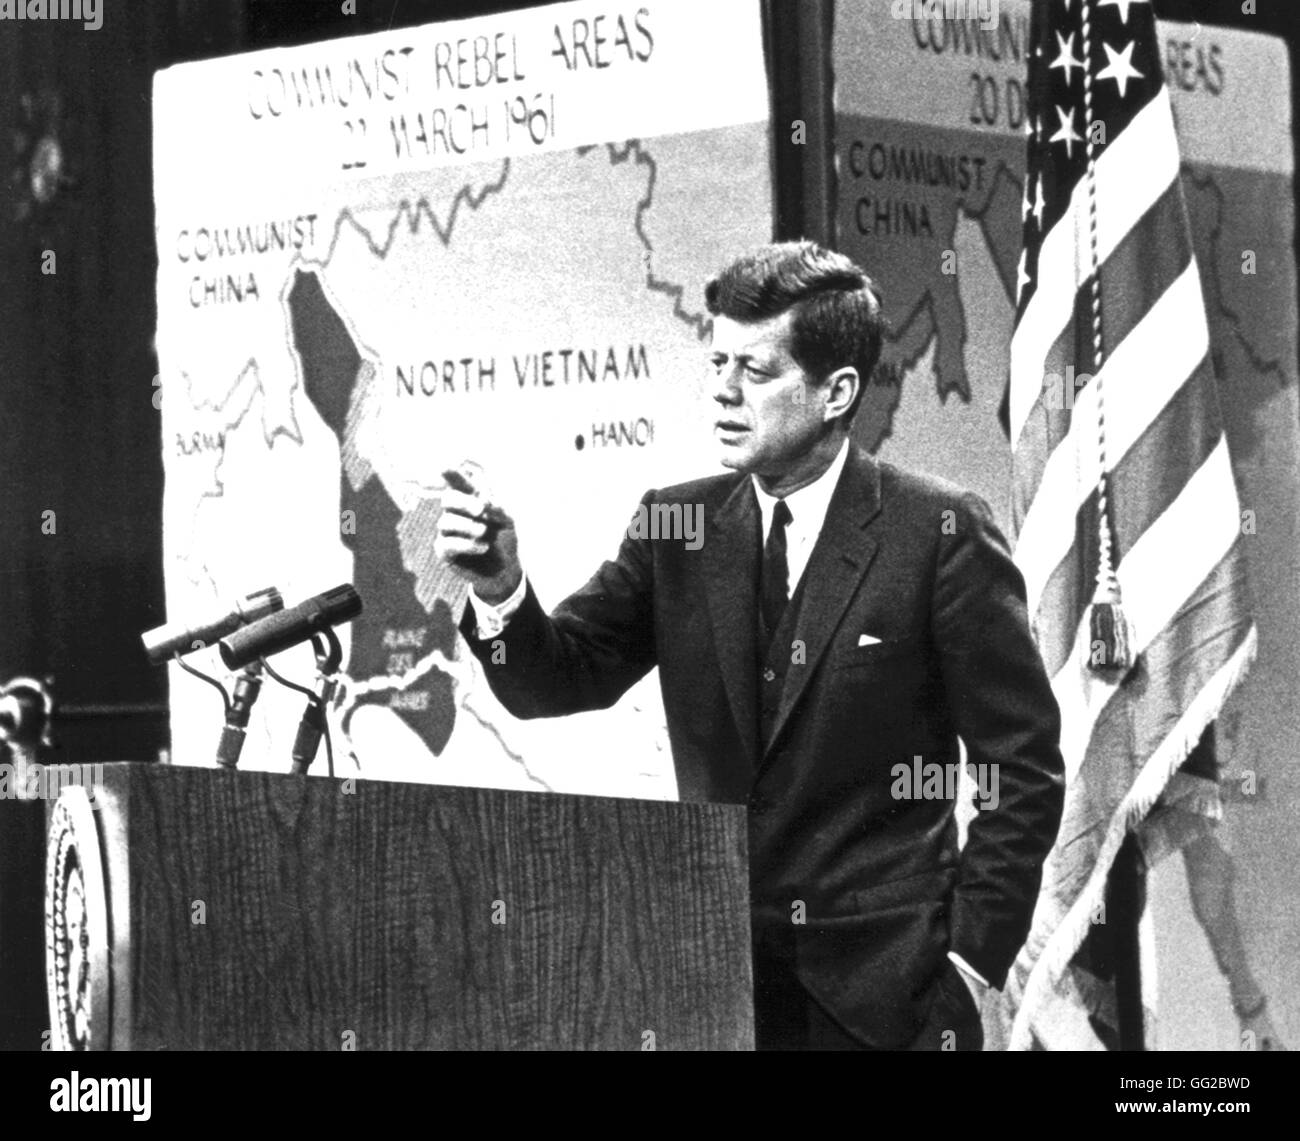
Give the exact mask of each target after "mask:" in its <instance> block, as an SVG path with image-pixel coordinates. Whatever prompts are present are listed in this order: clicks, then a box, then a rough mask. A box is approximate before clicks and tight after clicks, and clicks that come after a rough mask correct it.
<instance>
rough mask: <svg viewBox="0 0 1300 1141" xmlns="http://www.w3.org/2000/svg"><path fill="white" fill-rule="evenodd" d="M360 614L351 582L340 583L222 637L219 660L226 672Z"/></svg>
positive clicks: (358, 596)
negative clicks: (331, 588) (224, 666)
mask: <svg viewBox="0 0 1300 1141" xmlns="http://www.w3.org/2000/svg"><path fill="white" fill-rule="evenodd" d="M360 613H361V595H359V594H358V593H357V592H356V588H355V587H353V586H352V584H351V583H344V584H343V585H342V586H336V587H335V588H334V589H333V590H327V591H324V592H323V593H321V594H318V595H316V597H315V598H309V599H307V601H306V602H300V603H299V604H298V605H297V606H294V607H291V608H290V609H288V610H282V611H280V612H279V613H278V614H270V615H268V616H267V617H265V618H262V619H260V620H258V621H257V622H254V623H253V624H252V625H251V626H242V627H240V628H239V629H237V630H236V631H235V632H234V633H232V634H228V635H227V636H226V637H223V638H222V639H221V640H220V641H219V642H218V643H217V645H218V646H219V647H220V649H221V660H222V661H223V662H225V663H226V668H227V669H232V670H237V669H239V668H240V667H241V666H245V665H247V664H248V663H249V662H252V661H255V660H257V659H258V658H268V657H270V656H271V655H272V654H278V653H279V652H280V651H281V650H287V649H289V648H290V647H292V646H296V645H298V644H299V643H301V642H306V641H308V640H309V639H310V638H311V637H312V635H313V634H319V633H321V632H322V631H324V630H327V629H329V628H330V627H331V626H337V625H339V624H340V623H341V622H350V621H351V620H352V619H353V618H355V617H356V616H357V615H358V614H360Z"/></svg>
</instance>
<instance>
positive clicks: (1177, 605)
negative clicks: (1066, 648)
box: [1052, 439, 1241, 783]
mask: <svg viewBox="0 0 1300 1141" xmlns="http://www.w3.org/2000/svg"><path fill="white" fill-rule="evenodd" d="M1237 520H1238V516H1237V493H1236V487H1235V485H1234V484H1233V482H1232V480H1231V466H1230V464H1229V461H1228V446H1227V443H1226V441H1224V440H1222V439H1221V440H1220V441H1219V445H1218V446H1217V447H1216V448H1215V449H1214V452H1213V453H1212V454H1211V456H1210V458H1209V459H1208V460H1206V462H1205V463H1204V464H1202V465H1201V467H1200V470H1198V471H1197V472H1196V474H1195V475H1194V476H1193V477H1192V478H1191V479H1190V480H1188V482H1187V485H1186V487H1185V488H1184V490H1183V493H1182V494H1181V495H1180V496H1179V497H1178V499H1177V500H1176V501H1175V502H1174V503H1173V504H1172V505H1171V506H1170V507H1169V509H1168V510H1166V511H1165V512H1164V513H1163V514H1162V515H1161V516H1160V518H1159V519H1157V520H1156V521H1155V522H1154V523H1153V524H1152V525H1151V526H1150V527H1148V528H1147V530H1146V532H1145V533H1144V534H1143V535H1142V536H1141V538H1139V539H1138V541H1137V542H1136V543H1135V544H1134V545H1133V548H1132V550H1131V551H1130V552H1129V554H1128V557H1127V558H1125V559H1124V561H1123V562H1122V563H1120V565H1119V566H1118V568H1117V569H1116V573H1117V575H1118V577H1119V581H1120V588H1121V590H1122V591H1123V594H1124V606H1125V610H1126V611H1127V613H1128V615H1129V618H1130V620H1131V621H1132V623H1133V650H1134V653H1136V654H1141V653H1144V652H1145V651H1146V649H1147V646H1148V645H1149V643H1150V642H1151V641H1152V640H1153V639H1154V637H1155V635H1157V634H1159V632H1160V631H1162V630H1163V629H1164V628H1165V627H1166V626H1167V625H1169V623H1170V622H1172V621H1173V620H1174V618H1175V617H1176V616H1177V615H1178V614H1179V612H1180V610H1181V609H1182V608H1183V607H1184V605H1186V604H1187V603H1188V600H1189V599H1191V598H1192V596H1193V592H1194V591H1195V590H1196V588H1197V586H1198V585H1199V584H1201V583H1202V582H1205V581H1206V580H1207V579H1208V578H1209V577H1210V574H1211V571H1212V570H1213V569H1214V567H1216V566H1218V565H1219V564H1220V563H1222V562H1224V561H1225V560H1227V559H1228V555H1229V554H1230V552H1231V551H1232V549H1233V547H1234V545H1235V544H1237V543H1239V542H1241V532H1240V529H1239V527H1238V526H1237ZM1171 551H1176V552H1180V556H1179V557H1178V558H1175V559H1170V558H1169V553H1170V552H1171ZM1221 593H1222V595H1223V605H1224V606H1233V605H1236V604H1239V602H1240V599H1239V598H1238V597H1237V595H1236V593H1235V592H1234V591H1230V590H1223V591H1221ZM1199 609H1200V608H1198V607H1193V608H1192V611H1193V612H1196V611H1198V610H1199ZM1087 650H1088V628H1087V624H1086V622H1083V621H1081V622H1080V623H1079V627H1078V630H1077V631H1076V635H1075V640H1074V648H1073V651H1072V653H1071V655H1070V657H1069V659H1068V660H1067V662H1066V664H1065V665H1064V666H1062V667H1061V669H1060V670H1058V671H1057V672H1056V673H1055V674H1054V675H1053V677H1052V690H1053V692H1054V693H1055V694H1056V699H1057V701H1058V702H1059V703H1060V706H1061V754H1062V756H1063V757H1064V758H1065V765H1066V781H1067V783H1068V781H1069V780H1070V779H1071V778H1072V775H1073V773H1075V772H1077V771H1078V768H1079V764H1080V763H1081V761H1082V759H1083V751H1084V749H1085V748H1086V747H1087V744H1088V740H1089V738H1090V737H1091V735H1092V730H1093V726H1094V724H1095V721H1096V718H1097V715H1098V714H1099V713H1100V710H1101V708H1102V706H1103V705H1104V704H1105V702H1106V701H1107V700H1108V699H1109V695H1110V693H1111V692H1112V691H1113V690H1114V688H1115V687H1114V683H1113V682H1111V681H1109V680H1108V679H1105V678H1103V677H1101V676H1100V675H1098V674H1094V673H1092V672H1091V671H1089V670H1088V669H1087V666H1086V662H1087Z"/></svg>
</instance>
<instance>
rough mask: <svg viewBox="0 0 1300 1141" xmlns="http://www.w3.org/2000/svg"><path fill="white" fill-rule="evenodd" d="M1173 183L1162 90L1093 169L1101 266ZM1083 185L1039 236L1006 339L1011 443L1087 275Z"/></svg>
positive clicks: (1173, 147) (1174, 150)
mask: <svg viewBox="0 0 1300 1141" xmlns="http://www.w3.org/2000/svg"><path fill="white" fill-rule="evenodd" d="M1177 179H1178V145H1177V142H1176V141H1175V138H1174V130H1173V112H1172V110H1171V108H1170V103H1169V93H1168V92H1167V91H1165V90H1164V89H1163V88H1162V89H1161V90H1160V91H1159V92H1158V93H1157V94H1156V96H1155V97H1154V98H1153V99H1152V100H1151V102H1150V103H1149V104H1148V105H1147V106H1146V107H1144V108H1143V109H1142V110H1141V111H1140V112H1139V113H1138V114H1137V115H1136V116H1135V117H1134V119H1133V122H1132V123H1131V124H1130V125H1129V127H1128V129H1127V130H1126V131H1124V132H1123V133H1122V134H1120V135H1119V136H1118V137H1117V138H1116V139H1115V140H1114V141H1112V142H1111V143H1110V145H1109V146H1107V147H1106V149H1105V150H1104V151H1102V153H1101V155H1100V157H1099V158H1098V159H1097V164H1096V185H1097V239H1098V257H1099V260H1100V261H1102V262H1104V261H1106V260H1107V259H1108V258H1109V257H1110V256H1111V254H1112V253H1113V252H1114V251H1115V248H1116V247H1117V246H1118V245H1119V243H1120V242H1121V241H1123V239H1124V236H1125V235H1126V234H1127V233H1128V232H1129V231H1130V230H1131V229H1132V228H1133V227H1134V226H1135V225H1136V224H1137V223H1138V221H1139V220H1140V219H1141V218H1142V216H1143V215H1144V214H1145V213H1146V212H1147V210H1148V209H1149V207H1150V206H1151V204H1152V203H1153V202H1155V201H1156V200H1157V199H1158V198H1159V197H1160V196H1161V195H1162V194H1164V193H1165V191H1166V190H1168V188H1169V184H1170V183H1172V182H1176V180H1177ZM1089 217H1090V215H1089V204H1088V193H1087V187H1086V186H1085V185H1084V183H1083V182H1080V183H1079V184H1078V185H1077V186H1076V187H1075V188H1074V192H1073V193H1072V194H1071V196H1070V206H1069V209H1068V210H1067V211H1066V213H1065V214H1064V216H1063V217H1062V218H1061V220H1060V222H1058V223H1057V225H1055V226H1054V227H1053V228H1052V231H1051V233H1049V234H1048V235H1047V236H1046V237H1045V238H1044V239H1043V244H1042V248H1041V250H1040V252H1039V256H1038V272H1037V289H1036V291H1035V293H1034V296H1033V297H1032V298H1031V299H1030V301H1029V304H1028V305H1027V306H1026V308H1025V312H1024V314H1023V315H1022V316H1021V319H1020V323H1019V324H1018V325H1017V326H1016V330H1015V333H1014V334H1013V336H1012V338H1011V401H1010V404H1011V408H1010V415H1011V438H1012V439H1013V440H1018V439H1019V438H1020V433H1021V431H1022V430H1023V429H1024V426H1025V419H1026V418H1027V417H1028V415H1029V410H1030V409H1031V408H1032V407H1033V404H1034V401H1035V400H1036V399H1037V398H1038V395H1039V391H1040V389H1041V386H1042V376H1043V367H1042V366H1043V361H1044V360H1046V359H1047V355H1048V353H1049V352H1050V350H1051V348H1052V345H1053V344H1054V343H1055V342H1056V340H1057V338H1058V337H1059V336H1060V334H1061V331H1062V330H1063V329H1065V328H1066V327H1067V325H1068V324H1069V322H1070V320H1071V318H1072V316H1073V314H1074V306H1075V298H1076V294H1077V293H1078V290H1079V288H1080V287H1081V286H1082V285H1083V283H1084V282H1085V281H1087V280H1088V276H1089V274H1090V273H1091V269H1092V267H1091V263H1090V261H1089V259H1088V257H1087V256H1085V255H1086V252H1087V251H1088V249H1089V248H1090V228H1089Z"/></svg>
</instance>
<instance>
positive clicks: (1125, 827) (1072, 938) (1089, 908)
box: [1007, 623, 1259, 1050]
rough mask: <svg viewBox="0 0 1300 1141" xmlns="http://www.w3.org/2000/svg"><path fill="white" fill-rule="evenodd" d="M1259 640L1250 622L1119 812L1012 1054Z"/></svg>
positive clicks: (1058, 938)
mask: <svg viewBox="0 0 1300 1141" xmlns="http://www.w3.org/2000/svg"><path fill="white" fill-rule="evenodd" d="M1258 642H1259V638H1258V633H1257V631H1256V628H1255V626H1254V624H1253V623H1252V625H1251V627H1250V631H1249V633H1248V634H1247V635H1246V638H1245V639H1244V640H1243V641H1242V644H1241V645H1240V646H1238V647H1237V649H1236V651H1235V652H1234V653H1233V655H1232V657H1231V658H1229V659H1228V660H1227V661H1226V662H1225V663H1224V664H1223V665H1222V666H1221V667H1220V669H1219V670H1218V672H1217V673H1216V674H1215V675H1214V677H1212V678H1211V679H1210V681H1209V683H1208V684H1207V685H1206V686H1205V688H1204V689H1202V690H1201V692H1200V693H1198V694H1197V695H1196V697H1195V698H1194V699H1193V700H1192V702H1191V703H1190V704H1189V705H1188V707H1187V710H1186V712H1184V714H1183V715H1182V717H1180V718H1179V719H1178V723H1177V724H1176V725H1175V726H1174V729H1173V731H1172V732H1171V733H1170V734H1169V736H1167V737H1166V738H1165V739H1164V741H1163V742H1162V743H1161V745H1160V747H1159V748H1158V749H1157V750H1156V751H1155V752H1154V753H1153V754H1152V755H1151V758H1150V759H1149V760H1148V761H1147V763H1146V764H1145V765H1144V766H1143V767H1142V771H1141V772H1140V773H1139V774H1138V777H1137V780H1135V781H1134V782H1133V787H1132V788H1131V789H1129V791H1128V794H1127V795H1126V796H1125V797H1124V799H1123V801H1121V802H1120V805H1119V807H1118V808H1117V809H1116V810H1115V814H1114V816H1112V817H1111V821H1110V825H1109V827H1108V828H1107V831H1106V838H1105V840H1104V841H1103V842H1102V846H1101V850H1100V851H1099V852H1098V854H1097V862H1096V863H1095V864H1094V866H1093V869H1092V874H1091V875H1090V876H1089V878H1088V882H1087V884H1086V885H1085V886H1084V889H1083V891H1081V892H1080V893H1079V895H1078V897H1077V898H1076V899H1075V901H1074V903H1073V905H1072V906H1071V907H1070V910H1069V911H1068V912H1066V914H1065V917H1064V918H1063V919H1062V920H1061V922H1060V923H1059V924H1058V925H1057V927H1056V930H1055V931H1053V932H1052V934H1051V936H1050V938H1049V939H1048V941H1047V945H1046V946H1045V947H1044V949H1043V953H1042V954H1041V955H1040V956H1039V957H1038V959H1037V961H1036V962H1035V963H1034V965H1033V967H1032V968H1031V970H1030V973H1029V978H1028V979H1027V980H1026V982H1025V988H1024V992H1023V994H1022V997H1021V1002H1020V1008H1019V1009H1018V1010H1017V1011H1016V1017H1015V1021H1014V1023H1013V1024H1012V1027H1011V1035H1010V1040H1009V1042H1008V1045H1007V1049H1008V1050H1027V1049H1029V1048H1030V1046H1031V1045H1032V1039H1033V1034H1032V1026H1031V1024H1032V1022H1033V1012H1034V1011H1035V1010H1037V1009H1038V1007H1039V1006H1040V1005H1041V1003H1042V996H1043V992H1044V991H1046V990H1047V989H1048V988H1050V987H1053V986H1055V985H1056V982H1057V980H1058V979H1059V978H1060V977H1061V975H1062V973H1063V972H1064V971H1065V969H1066V968H1067V967H1068V966H1069V965H1070V960H1071V959H1072V958H1074V954H1075V952H1076V951H1078V949H1079V947H1080V946H1081V945H1082V943H1083V940H1084V939H1085V938H1086V937H1087V934H1088V929H1089V927H1090V926H1091V925H1092V916H1093V914H1094V913H1095V912H1096V910H1097V908H1098V907H1099V906H1100V905H1101V903H1102V902H1103V900H1104V899H1105V895H1106V880H1107V878H1108V876H1109V875H1110V868H1111V865H1112V864H1113V863H1114V861H1115V857H1116V855H1117V854H1118V853H1119V848H1120V845H1121V844H1122V843H1123V842H1124V837H1125V836H1126V835H1127V834H1128V832H1129V831H1130V830H1131V829H1132V828H1134V827H1135V826H1136V825H1137V824H1139V823H1140V822H1141V821H1142V820H1144V819H1145V818H1146V816H1147V815H1148V814H1149V813H1150V812H1151V809H1152V808H1153V807H1154V806H1155V803H1156V801H1157V800H1159V799H1160V794H1161V793H1162V792H1163V791H1164V788H1165V785H1166V784H1168V783H1169V779H1170V778H1171V777H1172V776H1173V775H1174V773H1175V772H1177V771H1178V767H1179V765H1181V764H1182V763H1183V762H1184V761H1185V760H1187V758H1188V756H1189V755H1190V754H1191V751H1192V750H1193V749H1194V748H1195V747H1196V743H1197V742H1198V741H1199V740H1200V739H1201V735H1202V734H1203V733H1204V732H1205V729H1206V727H1207V726H1208V725H1209V724H1210V722H1211V721H1214V720H1216V719H1217V718H1218V716H1219V714H1220V712H1221V711H1222V709H1223V706H1224V703H1225V702H1226V701H1227V700H1228V698H1229V697H1230V696H1231V694H1232V693H1233V691H1234V690H1235V689H1236V688H1237V686H1238V685H1239V684H1240V683H1241V681H1242V679H1243V678H1244V677H1245V676H1246V673H1247V671H1249V669H1250V667H1251V664H1252V663H1253V662H1254V660H1255V651H1256V649H1257V648H1258Z"/></svg>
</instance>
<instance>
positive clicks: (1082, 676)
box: [1003, 0, 1256, 1049]
mask: <svg viewBox="0 0 1300 1141" xmlns="http://www.w3.org/2000/svg"><path fill="white" fill-rule="evenodd" d="M1030 38H1031V45H1032V48H1031V56H1030V65H1029V102H1028V110H1029V122H1028V124H1027V130H1028V132H1029V144H1028V169H1027V178H1026V184H1025V201H1024V206H1023V210H1024V251H1023V254H1022V258H1021V262H1020V273H1019V295H1018V300H1017V310H1016V327H1015V332H1014V334H1013V336H1012V341H1011V380H1010V388H1009V409H1008V413H1009V428H1010V434H1011V441H1012V447H1013V480H1014V490H1013V511H1014V526H1015V532H1016V561H1017V563H1018V564H1019V566H1020V569H1021V571H1022V572H1023V574H1024V576H1025V580H1026V585H1027V589H1028V599H1029V611H1030V614H1031V615H1032V617H1033V623H1034V631H1035V636H1036V637H1037V639H1038V644H1039V648H1040V650H1041V651H1042V655H1043V659H1044V661H1045V663H1046V666H1047V669H1048V673H1049V676H1050V677H1051V678H1052V685H1053V689H1054V690H1055V693H1056V696H1057V699H1058V700H1059V702H1060V704H1061V711H1062V742H1061V744H1062V752H1063V753H1064V756H1065V764H1066V790H1067V791H1066V803H1065V814H1064V818H1063V820H1062V824H1061V831H1060V835H1059V837H1058V840H1057V845H1056V847H1055V849H1054V850H1053V852H1052V854H1051V856H1050V857H1049V859H1048V862H1047V864H1046V866H1045V867H1044V872H1043V885H1042V890H1041V893H1040V896H1039V900H1038V905H1037V908H1036V911H1035V915H1034V923H1033V928H1032V930H1031V933H1030V936H1029V939H1028V941H1027V943H1026V945H1025V947H1024V949H1023V950H1022V951H1021V954H1020V956H1019V958H1018V959H1017V962H1016V964H1015V967H1014V968H1013V970H1012V974H1011V978H1010V979H1009V981H1008V984H1007V988H1006V990H1005V992H1004V999H1003V1001H1004V1003H1005V1006H1004V1014H1006V1015H1009V1016H1013V1020H1012V1021H1011V1030H1010V1038H1009V1041H1008V1043H1007V1044H1008V1045H1009V1046H1010V1048H1012V1049H1023V1048H1030V1047H1034V1046H1038V1047H1042V1046H1047V1047H1049V1048H1051V1047H1054V1046H1068V1047H1070V1048H1098V1047H1100V1046H1101V1044H1102V1042H1101V1039H1099V1038H1098V1036H1097V1035H1096V1033H1095V1029H1094V1028H1090V1024H1089V1021H1088V1018H1087V1014H1088V1013H1089V1007H1090V1005H1092V996H1090V995H1089V993H1088V980H1087V979H1085V978H1084V977H1082V973H1081V972H1080V971H1079V970H1078V969H1077V964H1076V963H1075V962H1074V959H1075V955H1076V952H1078V950H1079V948H1080V945H1081V943H1082V942H1083V940H1084V939H1085V937H1086V936H1087V934H1088V932H1089V929H1090V927H1091V925H1092V924H1093V923H1094V922H1096V921H1097V919H1098V917H1099V915H1101V914H1103V901H1104V898H1105V889H1106V877H1107V874H1108V872H1109V870H1110V868H1111V866H1112V863H1113V862H1114V859H1115V855H1116V853H1117V851H1118V849H1119V847H1120V844H1121V843H1122V841H1123V839H1124V837H1125V834H1126V832H1128V831H1129V830H1130V829H1133V828H1135V827H1136V826H1137V825H1138V824H1139V823H1140V822H1141V821H1142V819H1143V818H1144V817H1145V816H1146V815H1147V814H1148V813H1149V812H1150V810H1151V808H1152V806H1153V805H1154V804H1155V802H1156V800H1157V798H1158V797H1159V796H1160V794H1161V791H1162V790H1163V789H1164V787H1165V785H1166V783H1167V782H1168V780H1169V778H1170V777H1171V775H1172V774H1173V773H1174V772H1175V770H1176V769H1177V768H1178V767H1179V765H1180V764H1181V763H1182V762H1183V761H1184V760H1185V759H1186V758H1187V755H1188V753H1189V752H1190V751H1191V749H1192V748H1193V747H1194V746H1195V745H1196V743H1197V741H1198V739H1199V738H1200V736H1201V734H1202V731H1203V730H1204V729H1205V727H1206V726H1207V725H1208V724H1209V723H1210V722H1212V721H1214V720H1215V719H1216V718H1217V716H1218V714H1219V711H1220V709H1221V708H1222V706H1223V704H1224V701H1225V699H1226V698H1227V697H1228V695H1229V694H1230V693H1231V692H1232V690H1233V689H1234V688H1235V686H1236V685H1237V683H1238V682H1239V681H1240V680H1241V678H1242V677H1243V675H1244V674H1245V672H1246V670H1247V669H1248V668H1249V665H1250V662H1251V660H1252V659H1253V656H1254V651H1255V641H1256V635H1255V627H1254V624H1253V622H1252V620H1251V616H1250V605H1249V599H1248V591H1247V584H1246V570H1245V556H1244V552H1243V551H1242V546H1241V544H1242V541H1243V540H1242V525H1241V524H1242V516H1241V511H1240V505H1239V502H1238V498H1237V490H1236V485H1235V482H1234V478H1233V472H1232V467H1231V465H1230V462H1229V456H1228V446H1227V441H1226V439H1225V436H1224V432H1223V426H1222V420H1221V416H1220V411H1219V402H1218V395H1217V387H1216V382H1215V376H1214V370H1213V366H1212V363H1211V356H1210V341H1209V329H1208V326H1207V323H1206V316H1205V306H1204V301H1203V298H1202V293H1201V283H1200V276H1199V273H1198V270H1197V265H1196V259H1195V257H1194V255H1193V253H1192V245H1191V239H1190V231H1189V228H1188V221H1187V212H1186V207H1185V205H1184V202H1183V195H1182V187H1181V184H1180V181H1179V152H1178V142H1177V137H1176V134H1175V129H1174V119H1173V111H1172V107H1171V104H1170V99H1169V93H1168V92H1167V91H1166V89H1165V85H1164V81H1163V79H1162V76H1161V70H1160V57H1159V48H1158V40H1157V37H1156V26H1155V15H1154V13H1153V12H1152V9H1151V6H1150V4H1149V3H1147V0H1035V4H1034V10H1033V18H1032V23H1031V30H1030ZM1121 616H1122V617H1121ZM1112 620H1113V622H1112ZM1112 624H1114V626H1115V629H1114V631H1112V630H1111V626H1112ZM1125 635H1127V638H1125ZM1126 640H1127V643H1128V644H1127V647H1126V646H1125V641H1126ZM1116 654H1118V655H1119V657H1118V660H1116V657H1115V655H1116Z"/></svg>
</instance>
